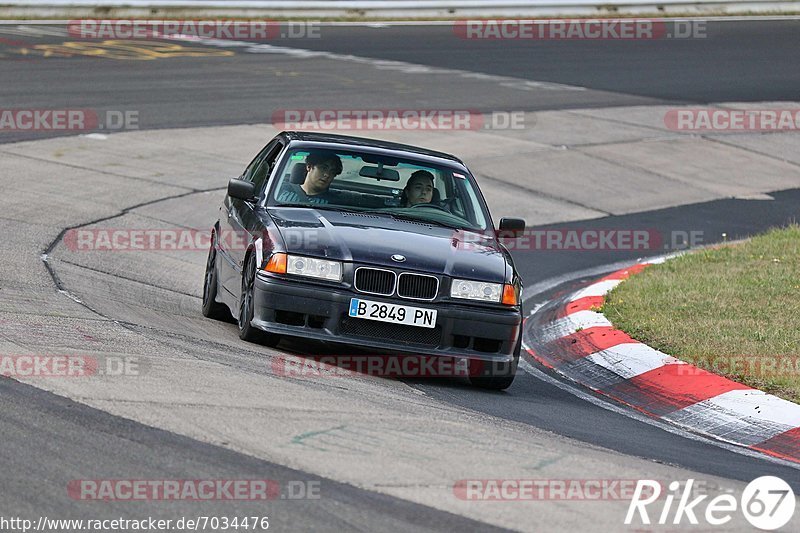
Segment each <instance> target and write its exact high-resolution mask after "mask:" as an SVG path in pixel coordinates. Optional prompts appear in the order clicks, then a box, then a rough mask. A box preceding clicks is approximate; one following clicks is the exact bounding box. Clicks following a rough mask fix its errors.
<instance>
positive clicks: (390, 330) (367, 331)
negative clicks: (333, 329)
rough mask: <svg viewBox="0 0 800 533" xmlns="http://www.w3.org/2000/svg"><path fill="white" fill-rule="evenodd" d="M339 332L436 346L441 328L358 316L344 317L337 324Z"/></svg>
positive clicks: (439, 339)
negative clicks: (378, 320)
mask: <svg viewBox="0 0 800 533" xmlns="http://www.w3.org/2000/svg"><path fill="white" fill-rule="evenodd" d="M339 333H341V334H342V335H350V336H353V337H368V338H371V339H381V340H385V341H392V342H394V341H396V342H401V343H408V344H422V345H425V346H438V345H439V342H440V341H441V338H442V328H441V327H439V326H436V327H435V328H420V327H417V326H404V325H402V324H389V323H387V322H376V321H374V320H364V319H360V318H344V319H343V320H342V323H341V324H340V325H339Z"/></svg>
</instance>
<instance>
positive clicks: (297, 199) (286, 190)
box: [278, 152, 342, 204]
mask: <svg viewBox="0 0 800 533" xmlns="http://www.w3.org/2000/svg"><path fill="white" fill-rule="evenodd" d="M341 173H342V160H341V159H340V158H339V156H337V155H336V154H334V153H330V152H311V153H309V154H308V155H307V156H306V178H305V181H303V183H302V184H300V185H298V184H296V183H285V184H284V185H283V187H282V190H281V192H280V194H278V201H279V202H283V203H313V204H327V203H329V202H330V200H331V198H330V197H329V194H328V192H329V191H328V189H329V188H330V186H331V183H332V182H333V178H335V177H336V176H338V175H339V174H341Z"/></svg>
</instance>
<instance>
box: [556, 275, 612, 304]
mask: <svg viewBox="0 0 800 533" xmlns="http://www.w3.org/2000/svg"><path fill="white" fill-rule="evenodd" d="M622 282H623V280H621V279H607V280H605V281H598V282H597V283H592V284H591V285H589V286H588V287H586V288H585V289H581V290H579V291H578V292H576V293H575V294H573V295H572V296H570V298H569V301H570V302H574V301H575V300H580V299H581V298H586V297H588V296H605V295H606V293H607V292H609V291H611V289H613V288H614V287H616V286H617V285H619V284H620V283H622Z"/></svg>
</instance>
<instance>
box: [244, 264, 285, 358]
mask: <svg viewBox="0 0 800 533" xmlns="http://www.w3.org/2000/svg"><path fill="white" fill-rule="evenodd" d="M255 280H256V258H255V255H253V254H250V255H248V256H247V261H246V263H245V267H244V271H243V272H242V292H241V296H240V298H239V320H238V323H239V338H240V339H242V340H244V341H247V342H255V343H258V344H263V345H265V346H276V345H277V344H278V343H279V342H280V340H281V338H280V336H279V335H275V334H274V333H267V332H266V331H263V330H260V329H258V328H256V327H253V326H252V325H251V324H250V322H251V321H252V320H253V305H254V304H253V292H254V288H255Z"/></svg>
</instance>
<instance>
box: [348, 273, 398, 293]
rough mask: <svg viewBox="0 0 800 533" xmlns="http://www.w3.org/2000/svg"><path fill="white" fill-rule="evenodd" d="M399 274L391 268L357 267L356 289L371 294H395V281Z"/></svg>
mask: <svg viewBox="0 0 800 533" xmlns="http://www.w3.org/2000/svg"><path fill="white" fill-rule="evenodd" d="M396 276H397V274H395V273H394V272H392V271H391V270H380V269H377V268H358V269H356V279H355V285H356V289H357V290H359V291H361V292H366V293H369V294H383V295H384V296H391V295H392V294H394V282H395V279H396Z"/></svg>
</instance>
